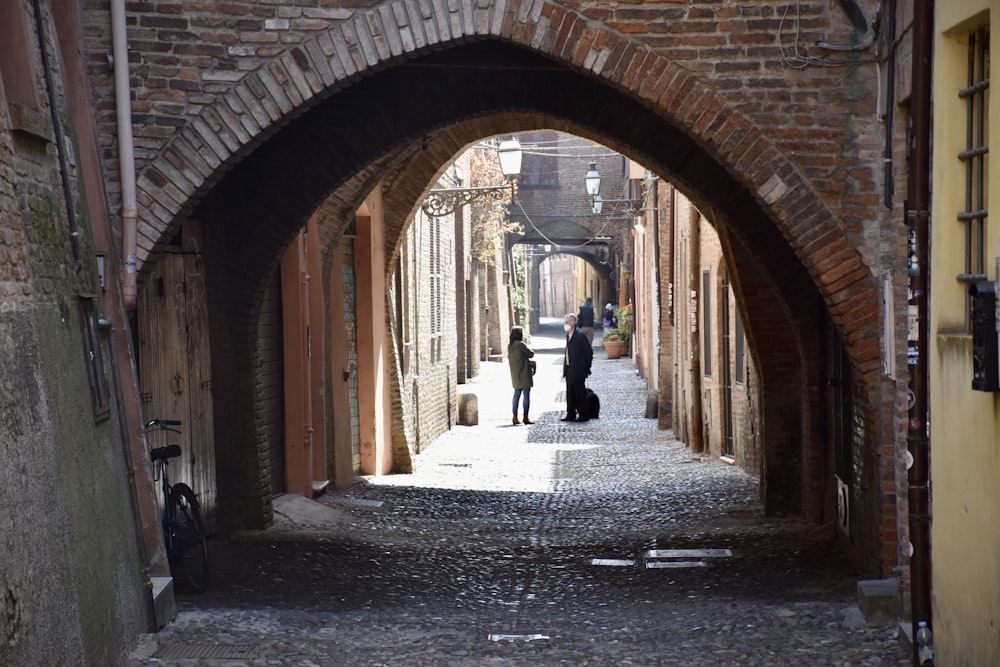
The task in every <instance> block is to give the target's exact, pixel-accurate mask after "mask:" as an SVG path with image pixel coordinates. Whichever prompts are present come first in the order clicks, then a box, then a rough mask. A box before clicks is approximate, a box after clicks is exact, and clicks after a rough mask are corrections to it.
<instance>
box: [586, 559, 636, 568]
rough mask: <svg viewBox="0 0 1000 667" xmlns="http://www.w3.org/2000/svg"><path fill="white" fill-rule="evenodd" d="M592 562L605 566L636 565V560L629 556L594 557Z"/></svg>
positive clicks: (592, 563)
mask: <svg viewBox="0 0 1000 667" xmlns="http://www.w3.org/2000/svg"><path fill="white" fill-rule="evenodd" d="M590 564H591V565H602V566H605V567H632V566H633V565H635V561H634V560H629V559H627V558H594V559H592V560H591V561H590Z"/></svg>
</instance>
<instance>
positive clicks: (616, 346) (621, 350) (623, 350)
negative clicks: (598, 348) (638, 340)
mask: <svg viewBox="0 0 1000 667" xmlns="http://www.w3.org/2000/svg"><path fill="white" fill-rule="evenodd" d="M604 350H605V351H606V352H607V353H608V359H617V358H618V357H622V356H625V355H626V354H627V353H628V343H626V342H625V341H623V340H606V341H604Z"/></svg>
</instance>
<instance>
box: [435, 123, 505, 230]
mask: <svg viewBox="0 0 1000 667" xmlns="http://www.w3.org/2000/svg"><path fill="white" fill-rule="evenodd" d="M523 155H524V151H523V149H522V148H521V142H519V141H518V140H517V139H516V138H514V137H511V138H510V139H504V140H503V141H501V142H500V145H499V146H498V147H497V156H498V157H499V158H500V170H501V171H502V172H503V176H504V184H503V185H497V186H492V187H481V188H436V189H434V190H431V191H430V192H429V193H427V199H425V200H424V203H423V205H422V206H421V208H422V209H423V211H424V213H426V214H427V215H429V216H432V217H435V218H438V217H442V216H445V215H450V214H452V213H454V212H455V211H457V210H458V209H459V208H461V207H463V206H466V205H467V204H471V203H472V202H474V201H476V200H478V199H483V198H486V197H492V198H493V199H495V200H497V201H500V200H502V199H503V198H504V196H505V195H506V194H507V193H510V195H511V196H512V197H513V195H514V181H515V180H517V178H518V176H520V175H521V157H522V156H523Z"/></svg>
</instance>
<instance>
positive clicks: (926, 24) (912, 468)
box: [906, 0, 934, 665]
mask: <svg viewBox="0 0 1000 667" xmlns="http://www.w3.org/2000/svg"><path fill="white" fill-rule="evenodd" d="M933 17H934V2H933V0H916V1H915V3H914V12H913V78H912V81H913V84H912V85H913V90H912V93H911V96H910V113H911V118H912V123H913V150H912V152H911V154H910V170H909V171H910V184H909V196H908V198H909V207H908V210H907V225H908V230H909V234H910V239H911V241H910V243H911V244H915V247H911V248H910V252H911V253H915V255H916V259H917V270H916V273H915V275H911V276H910V290H911V293H912V294H913V299H912V301H911V302H910V304H911V305H912V306H915V307H916V310H917V340H916V341H909V343H908V345H909V346H911V347H912V346H914V345H915V346H916V353H917V359H916V364H915V365H913V366H911V368H910V391H912V392H913V407H911V408H910V414H909V420H908V424H909V426H908V428H907V434H906V441H907V449H908V451H909V454H910V456H909V457H908V458H909V459H910V461H911V463H910V465H909V470H908V472H907V487H908V491H907V499H908V501H909V526H910V545H911V547H912V555H911V556H910V578H911V582H912V583H911V594H910V595H911V614H910V615H911V616H912V619H911V621H912V624H913V638H914V641H913V664H915V665H926V664H933V662H934V657H933V655H934V653H933V643H932V642H933V640H932V639H930V638H929V637H926V638H925V637H924V635H928V634H930V633H929V632H923V633H920V634H919V635H918V631H919V630H920V629H921V625H922V624H926V626H927V628H931V627H932V626H931V545H930V502H929V501H930V490H929V481H930V474H929V468H928V461H929V458H930V437H929V436H928V433H927V417H928V413H929V410H928V404H927V402H928V397H927V365H928V364H927V349H928V336H929V329H930V327H929V323H928V317H929V311H928V307H927V306H928V299H929V295H928V294H927V290H928V287H929V283H930V281H929V280H928V275H927V272H928V264H929V262H928V232H929V227H930V206H929V204H930V187H929V179H930V166H931V156H930V143H931V137H930V133H931V48H932V39H933V37H932V27H933ZM921 640H923V641H921Z"/></svg>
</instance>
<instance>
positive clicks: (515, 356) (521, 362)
mask: <svg viewBox="0 0 1000 667" xmlns="http://www.w3.org/2000/svg"><path fill="white" fill-rule="evenodd" d="M533 356H535V353H534V351H533V350H532V349H531V348H530V347H528V346H527V345H525V344H524V330H523V329H521V327H514V328H513V329H511V330H510V344H509V345H507V363H508V364H510V381H511V384H513V385H514V401H513V411H514V419H513V423H514V424H520V423H522V422H521V421H518V419H517V404H518V403H519V402H520V401H521V396H522V395H523V396H524V420H523V423H525V424H533V423H534V422H532V421H531V420H530V419H528V410H529V409H530V408H531V386H532V385H533V384H534V378H532V377H531V376H532V372H531V367H532V366H533V365H534V362H533V361H531V358H532V357H533Z"/></svg>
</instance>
